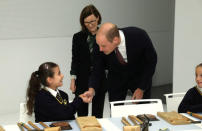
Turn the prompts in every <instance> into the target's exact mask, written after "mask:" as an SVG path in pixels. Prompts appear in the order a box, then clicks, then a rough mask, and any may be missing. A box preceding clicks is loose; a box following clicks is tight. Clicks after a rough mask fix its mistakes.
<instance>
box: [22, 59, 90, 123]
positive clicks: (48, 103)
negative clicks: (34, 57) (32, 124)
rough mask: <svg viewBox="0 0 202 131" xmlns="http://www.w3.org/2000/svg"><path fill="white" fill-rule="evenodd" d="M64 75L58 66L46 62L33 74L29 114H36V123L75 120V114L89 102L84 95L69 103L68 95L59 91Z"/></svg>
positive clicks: (28, 93) (28, 107)
mask: <svg viewBox="0 0 202 131" xmlns="http://www.w3.org/2000/svg"><path fill="white" fill-rule="evenodd" d="M63 77H64V75H63V74H62V73H61V72H60V68H59V66H58V65H57V64H55V63H52V62H46V63H43V64H42V65H40V67H39V69H38V71H35V72H33V73H32V75H31V78H30V81H29V87H28V89H27V97H26V98H27V109H28V114H29V115H31V114H32V113H33V112H34V113H35V121H36V122H40V121H43V122H46V121H61V120H72V119H75V116H74V114H75V113H76V110H77V109H78V107H79V106H80V105H81V104H82V103H83V102H85V103H87V102H89V100H88V98H87V97H85V96H84V95H83V94H81V95H79V96H78V97H75V98H74V100H73V102H71V103H69V98H68V95H67V94H66V93H65V92H63V91H61V90H58V87H61V86H62V85H63V82H62V80H63Z"/></svg>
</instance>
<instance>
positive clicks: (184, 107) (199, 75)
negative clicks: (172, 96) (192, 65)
mask: <svg viewBox="0 0 202 131" xmlns="http://www.w3.org/2000/svg"><path fill="white" fill-rule="evenodd" d="M195 73H196V78H195V80H196V84H197V85H196V86H194V87H192V88H191V89H189V90H188V91H187V93H186V95H185V96H184V98H183V99H182V102H181V103H180V105H179V108H178V112H179V113H186V112H187V111H190V112H194V113H201V112H202V63H201V64H199V65H197V66H196V72H195Z"/></svg>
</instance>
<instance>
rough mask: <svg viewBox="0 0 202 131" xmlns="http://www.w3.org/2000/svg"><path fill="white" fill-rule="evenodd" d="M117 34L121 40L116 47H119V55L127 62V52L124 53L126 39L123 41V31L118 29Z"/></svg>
mask: <svg viewBox="0 0 202 131" xmlns="http://www.w3.org/2000/svg"><path fill="white" fill-rule="evenodd" d="M119 35H120V38H121V42H120V44H119V45H118V49H119V52H120V53H121V55H122V56H123V59H124V61H125V62H128V60H127V54H126V41H125V36H124V34H123V31H121V30H119Z"/></svg>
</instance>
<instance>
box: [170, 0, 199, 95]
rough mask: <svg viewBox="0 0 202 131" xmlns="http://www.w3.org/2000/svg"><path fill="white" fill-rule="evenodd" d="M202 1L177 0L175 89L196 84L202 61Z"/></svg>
mask: <svg viewBox="0 0 202 131" xmlns="http://www.w3.org/2000/svg"><path fill="white" fill-rule="evenodd" d="M201 12H202V1H201V0H191V1H190V0H176V4H175V32H174V34H175V36H174V38H175V39H174V71H173V91H174V92H186V91H187V90H188V89H189V88H191V87H193V86H194V85H196V83H195V67H196V65H198V64H199V63H202V13H201Z"/></svg>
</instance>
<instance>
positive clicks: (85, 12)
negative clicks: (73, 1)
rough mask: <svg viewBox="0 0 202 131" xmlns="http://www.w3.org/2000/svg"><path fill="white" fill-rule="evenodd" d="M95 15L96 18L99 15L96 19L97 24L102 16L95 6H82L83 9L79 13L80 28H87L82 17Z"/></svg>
mask: <svg viewBox="0 0 202 131" xmlns="http://www.w3.org/2000/svg"><path fill="white" fill-rule="evenodd" d="M92 14H93V15H95V17H96V18H98V17H99V20H98V25H99V24H101V21H102V17H101V15H100V12H99V11H98V10H97V8H96V7H95V6H94V5H92V4H91V5H88V6H86V7H84V8H83V10H82V11H81V14H80V24H81V30H82V31H86V30H87V28H86V26H85V24H84V19H85V18H86V17H88V16H90V15H92Z"/></svg>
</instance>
